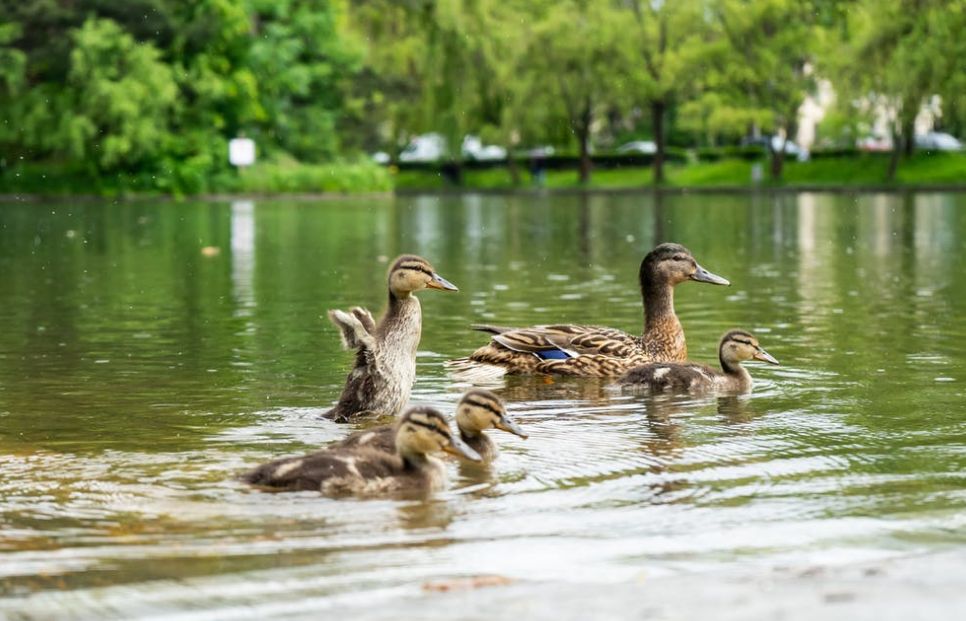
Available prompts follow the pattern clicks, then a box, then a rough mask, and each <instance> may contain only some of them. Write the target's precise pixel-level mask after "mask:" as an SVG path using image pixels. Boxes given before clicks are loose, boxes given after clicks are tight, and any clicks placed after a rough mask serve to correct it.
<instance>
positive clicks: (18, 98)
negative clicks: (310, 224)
mask: <svg viewBox="0 0 966 621" xmlns="http://www.w3.org/2000/svg"><path fill="white" fill-rule="evenodd" d="M964 31H966V2H964V0H805V1H799V0H675V1H673V2H667V1H664V0H525V1H524V0H356V1H354V2H346V1H342V0H197V1H193V2H183V1H180V0H127V1H125V2H115V1H112V0H71V1H67V0H0V192H6V193H21V192H23V193H44V194H49V193H62V194H71V193H94V194H109V195H114V194H123V193H145V192H146V193H175V194H193V193H206V192H268V193H275V192H293V191H298V192H318V191H340V192H352V191H360V192H364V191H387V190H391V189H393V188H396V189H407V188H408V189H428V188H438V187H441V186H453V185H462V186H467V187H483V188H492V187H516V186H526V185H531V184H536V185H547V186H550V187H555V186H573V185H588V184H589V185H599V186H631V187H633V186H643V185H648V184H668V185H679V186H702V185H712V186H722V185H735V184H738V185H747V184H773V185H774V184H783V183H785V184H799V185H801V184H811V185H836V184H853V185H854V184H882V183H898V184H928V183H947V184H948V183H957V182H961V181H962V180H963V179H964V178H966V164H964V158H963V156H962V154H961V153H958V152H959V151H960V149H961V143H960V142H959V140H958V139H959V138H961V137H962V136H963V135H964V133H966V130H964V123H966V70H964V65H966V38H964V37H963V36H962V33H963V32H964ZM239 137H245V138H249V139H252V140H254V143H255V146H256V152H257V163H255V165H254V166H250V167H248V168H246V169H245V170H243V171H241V173H242V174H238V171H236V170H234V169H233V168H232V166H231V164H230V163H229V161H228V143H229V140H231V139H233V138H239Z"/></svg>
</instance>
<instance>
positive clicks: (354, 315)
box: [322, 254, 459, 423]
mask: <svg viewBox="0 0 966 621" xmlns="http://www.w3.org/2000/svg"><path fill="white" fill-rule="evenodd" d="M388 289H389V304H388V307H387V310H386V313H385V314H384V315H383V316H382V318H381V319H380V320H379V321H378V323H377V322H376V321H375V320H374V319H373V318H372V314H370V313H369V311H368V310H366V309H364V308H362V307H359V306H356V307H353V308H351V309H349V311H348V312H346V311H342V310H330V311H329V313H328V315H329V320H330V321H331V322H332V323H333V324H335V326H336V327H337V328H339V330H340V332H341V340H342V346H343V347H344V348H345V349H347V350H353V349H354V350H356V359H355V365H354V366H353V368H352V370H351V371H350V372H349V375H348V377H346V381H345V387H344V388H343V389H342V394H341V395H340V396H339V401H338V403H336V405H335V407H333V408H332V409H330V410H329V411H327V412H325V413H324V414H323V415H322V416H323V417H325V418H330V419H332V420H334V421H336V422H340V423H343V422H347V421H349V420H352V419H353V418H357V417H359V416H362V415H367V414H371V415H383V416H388V417H392V416H396V415H397V414H399V413H400V412H401V411H402V409H403V408H404V407H405V406H406V404H407V403H408V402H409V394H410V391H411V390H412V387H413V382H415V381H416V349H417V348H418V347H419V338H420V336H421V334H422V310H421V309H420V305H419V300H418V299H417V298H416V296H415V295H414V294H415V293H416V292H417V291H421V290H423V289H436V290H440V291H459V289H458V288H457V287H456V285H454V284H453V283H451V282H449V281H448V280H446V279H445V278H443V277H442V276H440V275H439V274H438V273H437V272H436V269H435V268H434V267H433V266H432V265H431V264H430V263H429V261H427V260H426V259H424V258H422V257H418V256H416V255H412V254H405V255H402V256H401V257H399V258H397V259H396V260H395V261H393V262H392V265H391V266H390V267H389V273H388Z"/></svg>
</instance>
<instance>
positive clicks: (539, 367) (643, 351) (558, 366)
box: [448, 244, 730, 379]
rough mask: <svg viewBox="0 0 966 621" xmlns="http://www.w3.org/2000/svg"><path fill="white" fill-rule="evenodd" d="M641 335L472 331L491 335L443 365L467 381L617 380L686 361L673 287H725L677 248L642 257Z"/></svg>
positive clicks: (540, 329) (568, 328)
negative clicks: (536, 377) (534, 377)
mask: <svg viewBox="0 0 966 621" xmlns="http://www.w3.org/2000/svg"><path fill="white" fill-rule="evenodd" d="M639 280H640V285H641V296H642V297H643V299H644V333H643V335H642V336H639V337H637V336H633V335H630V334H628V333H626V332H623V331H621V330H616V329H614V328H603V327H598V326H580V325H572V324H561V325H550V326H535V327H532V328H504V327H499V326H488V325H486V326H474V327H475V329H477V330H481V331H483V332H489V333H491V334H493V337H492V340H491V341H490V343H488V344H487V345H484V346H483V347H481V348H479V349H477V350H476V351H475V352H473V353H472V354H471V355H470V356H469V357H468V358H460V359H457V360H452V361H450V362H449V363H448V366H449V368H451V369H452V370H453V371H454V372H455V373H456V374H458V375H461V376H464V377H466V378H468V379H472V378H474V377H475V378H479V379H482V378H484V377H488V376H493V375H502V374H504V373H511V374H535V373H543V374H559V375H579V376H588V377H616V376H619V375H620V374H621V373H624V372H625V371H627V370H628V369H631V368H633V367H635V366H638V365H641V364H644V363H646V362H655V361H656V362H677V361H684V360H687V357H688V349H687V344H686V343H685V340H684V329H683V328H682V327H681V322H680V321H678V317H677V315H675V314H674V287H675V286H676V285H679V284H681V283H683V282H685V281H688V280H693V281H696V282H706V283H711V284H715V285H728V284H730V283H729V282H728V281H727V280H726V279H724V278H722V277H721V276H717V275H715V274H712V273H711V272H709V271H707V270H706V269H704V268H703V267H701V266H700V265H698V263H697V261H695V259H694V257H693V256H692V255H691V252H690V251H689V250H688V249H687V248H685V247H684V246H682V245H680V244H661V245H659V246H658V247H656V248H654V250H652V251H651V252H649V253H648V254H647V256H645V257H644V260H643V261H642V262H641V269H640V273H639Z"/></svg>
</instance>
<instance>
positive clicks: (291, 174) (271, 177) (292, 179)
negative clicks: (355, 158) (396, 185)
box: [220, 162, 393, 194]
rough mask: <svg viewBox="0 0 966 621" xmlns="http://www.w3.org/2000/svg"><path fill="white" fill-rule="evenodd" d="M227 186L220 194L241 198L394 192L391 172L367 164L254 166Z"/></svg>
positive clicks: (274, 164) (285, 163)
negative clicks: (259, 195)
mask: <svg viewBox="0 0 966 621" xmlns="http://www.w3.org/2000/svg"><path fill="white" fill-rule="evenodd" d="M226 185H227V187H224V188H221V189H220V191H224V192H236V193H241V194H291V193H303V194H308V193H313V194H314V193H337V194H358V193H369V192H391V191H392V189H393V185H392V175H391V173H390V171H389V170H387V169H386V168H383V167H381V166H376V165H375V164H371V163H368V162H358V163H334V164H301V163H298V162H284V163H264V164H256V165H255V166H252V167H251V168H249V169H245V170H242V171H240V173H239V175H238V176H237V178H236V179H235V180H234V181H233V182H232V183H230V184H226Z"/></svg>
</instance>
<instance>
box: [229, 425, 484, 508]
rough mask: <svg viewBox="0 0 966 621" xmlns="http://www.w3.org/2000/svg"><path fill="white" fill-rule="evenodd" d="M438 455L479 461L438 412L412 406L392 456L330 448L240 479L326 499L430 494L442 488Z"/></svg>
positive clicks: (443, 471) (443, 473) (365, 448)
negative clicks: (392, 494)
mask: <svg viewBox="0 0 966 621" xmlns="http://www.w3.org/2000/svg"><path fill="white" fill-rule="evenodd" d="M441 451H442V452H446V453H453V454H455V455H459V456H461V457H465V458H466V459H469V460H471V461H480V456H479V455H478V454H477V452H476V451H474V450H473V449H471V448H470V447H468V446H466V444H465V443H464V442H463V441H462V440H460V439H459V438H458V437H456V436H455V435H453V433H452V432H451V431H450V428H449V424H447V422H446V419H445V418H444V417H443V415H442V414H440V413H439V411H437V410H434V409H433V408H429V407H415V408H411V409H410V410H408V411H406V413H405V414H403V416H402V418H400V419H399V424H398V425H396V428H395V437H394V442H393V450H392V452H387V451H381V450H378V449H376V448H372V447H368V446H364V445H363V446H355V447H349V448H346V447H335V448H329V449H325V450H323V451H319V452H317V453H312V454H310V455H305V456H302V457H287V458H285V459H279V460H276V461H273V462H269V463H267V464H263V465H261V466H259V467H258V468H255V469H254V470H252V471H251V472H249V473H247V474H246V475H244V476H243V477H242V478H243V480H244V481H245V482H247V483H250V484H252V485H257V486H259V487H262V488H266V489H270V490H274V491H300V490H315V491H320V492H322V493H324V494H326V495H329V496H342V495H347V494H356V495H374V494H387V493H396V492H405V491H433V490H437V489H440V488H442V487H445V485H446V468H445V466H444V465H443V463H442V462H441V461H440V460H438V459H436V458H435V457H433V456H432V453H436V452H441Z"/></svg>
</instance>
